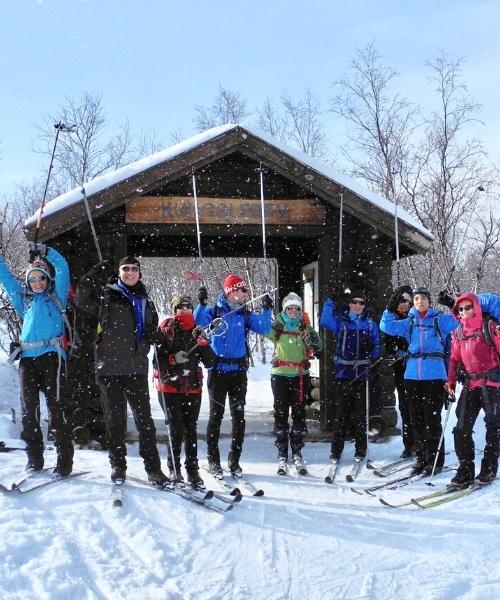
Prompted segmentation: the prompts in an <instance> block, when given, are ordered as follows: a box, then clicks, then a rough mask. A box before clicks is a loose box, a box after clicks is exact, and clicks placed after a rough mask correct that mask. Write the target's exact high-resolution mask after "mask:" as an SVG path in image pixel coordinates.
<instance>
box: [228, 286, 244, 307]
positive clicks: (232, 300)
mask: <svg viewBox="0 0 500 600" xmlns="http://www.w3.org/2000/svg"><path fill="white" fill-rule="evenodd" d="M226 300H227V301H228V302H229V304H244V303H245V302H246V301H247V300H248V289H247V288H239V289H237V290H236V291H234V292H230V293H229V294H227V295H226Z"/></svg>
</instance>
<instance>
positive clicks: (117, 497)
mask: <svg viewBox="0 0 500 600" xmlns="http://www.w3.org/2000/svg"><path fill="white" fill-rule="evenodd" d="M111 485H112V488H111V502H112V504H113V506H114V508H121V507H122V506H123V486H124V485H125V480H124V479H117V480H116V481H113V483H112V484H111Z"/></svg>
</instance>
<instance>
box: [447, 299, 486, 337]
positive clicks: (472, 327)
mask: <svg viewBox="0 0 500 600" xmlns="http://www.w3.org/2000/svg"><path fill="white" fill-rule="evenodd" d="M463 300H468V301H469V302H470V303H471V304H472V306H473V307H474V309H473V316H472V317H469V318H468V319H461V318H460V313H459V312H458V308H457V307H458V304H459V302H462V301H463ZM451 312H452V313H453V316H454V317H455V319H457V321H459V322H460V323H462V324H463V328H464V331H477V330H478V329H480V328H481V327H482V324H483V311H482V309H481V303H480V302H479V298H478V297H477V296H476V294H473V293H472V292H470V293H466V294H462V295H461V296H459V297H458V298H457V299H456V301H455V304H454V305H453V308H452V309H451Z"/></svg>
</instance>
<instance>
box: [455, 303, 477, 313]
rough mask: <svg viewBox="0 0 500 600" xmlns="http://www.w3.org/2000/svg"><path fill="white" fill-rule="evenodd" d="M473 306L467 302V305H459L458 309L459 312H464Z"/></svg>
mask: <svg viewBox="0 0 500 600" xmlns="http://www.w3.org/2000/svg"><path fill="white" fill-rule="evenodd" d="M472 308H474V307H473V306H472V304H467V305H466V306H459V307H458V308H457V310H458V312H463V311H465V310H471V309H472Z"/></svg>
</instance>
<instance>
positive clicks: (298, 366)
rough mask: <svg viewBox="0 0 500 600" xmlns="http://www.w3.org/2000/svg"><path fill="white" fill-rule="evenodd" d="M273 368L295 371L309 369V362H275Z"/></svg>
mask: <svg viewBox="0 0 500 600" xmlns="http://www.w3.org/2000/svg"><path fill="white" fill-rule="evenodd" d="M273 367H293V368H295V369H301V368H302V369H306V368H309V361H304V360H302V361H300V362H292V361H291V360H279V359H278V360H273Z"/></svg>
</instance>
